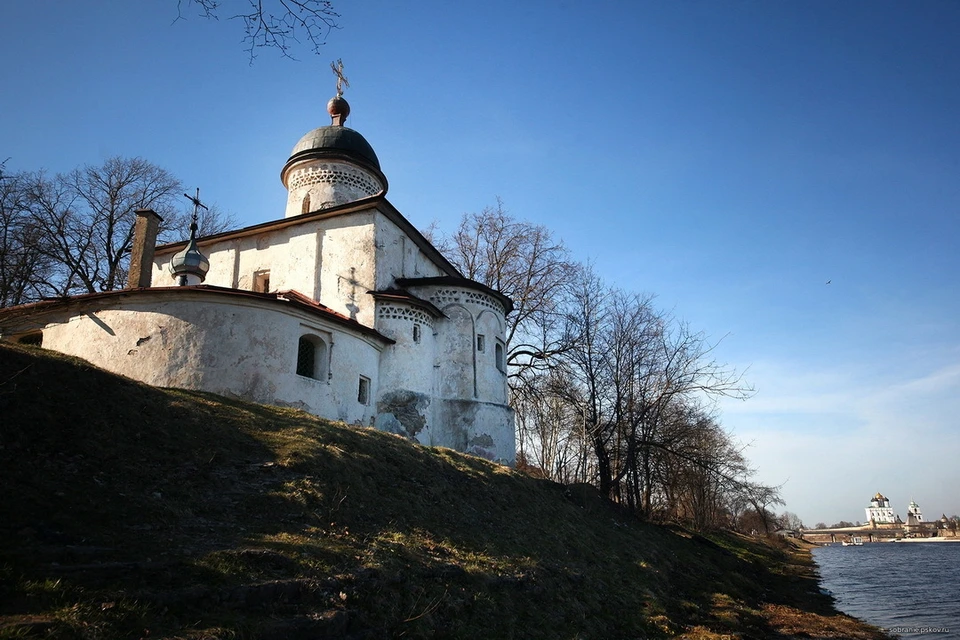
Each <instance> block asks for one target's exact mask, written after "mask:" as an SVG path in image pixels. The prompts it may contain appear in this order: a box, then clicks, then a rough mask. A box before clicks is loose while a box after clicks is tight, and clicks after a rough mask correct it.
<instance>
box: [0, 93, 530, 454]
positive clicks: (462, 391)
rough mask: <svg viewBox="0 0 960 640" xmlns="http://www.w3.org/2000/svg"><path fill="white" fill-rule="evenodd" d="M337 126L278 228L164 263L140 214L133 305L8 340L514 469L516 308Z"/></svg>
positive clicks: (212, 239) (303, 158) (319, 147)
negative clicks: (458, 259)
mask: <svg viewBox="0 0 960 640" xmlns="http://www.w3.org/2000/svg"><path fill="white" fill-rule="evenodd" d="M328 111H329V112H330V115H331V119H332V124H331V125H329V126H323V127H319V128H317V129H314V130H313V131H310V132H309V133H307V134H306V135H304V136H303V137H302V138H301V139H300V141H299V142H297V144H296V145H295V146H294V147H293V151H292V153H291V154H290V158H289V159H288V160H287V162H286V164H285V165H284V166H283V169H282V171H281V174H280V177H281V180H282V181H283V184H284V186H285V187H286V188H287V191H288V196H287V203H286V213H285V215H284V217H283V218H280V219H278V220H272V221H269V222H264V223H262V224H258V225H254V226H251V227H247V228H244V229H238V230H236V231H228V232H225V233H219V234H216V235H213V236H209V237H205V238H199V239H198V238H195V237H194V235H193V234H191V238H190V240H189V241H187V242H180V243H176V244H168V245H163V246H159V247H154V245H155V242H156V230H157V225H158V223H159V219H158V217H157V216H156V214H155V213H153V212H152V211H140V212H138V221H137V227H136V237H135V246H134V251H133V255H132V256H131V265H130V283H129V287H128V288H127V289H124V290H120V291H109V292H103V293H94V294H87V295H79V296H73V297H70V298H62V299H56V300H44V301H41V302H38V303H33V304H28V305H22V306H19V307H11V308H8V309H0V338H2V339H4V340H11V341H23V342H32V343H35V344H36V343H40V344H42V346H43V347H45V348H48V349H53V350H55V351H60V352H63V353H67V354H71V355H75V356H79V357H82V358H85V359H86V360H88V361H90V362H92V363H93V364H96V365H97V366H100V367H103V368H105V369H108V370H110V371H113V372H116V373H119V374H123V375H125V376H129V377H131V378H134V379H137V380H141V381H143V382H146V383H149V384H152V385H157V386H162V387H180V388H186V389H199V390H204V391H211V392H214V393H218V394H222V395H225V396H232V397H238V398H243V399H246V400H251V401H254V402H260V403H265V404H274V405H282V406H290V407H299V408H302V409H303V410H305V411H308V412H310V413H312V414H315V415H318V416H322V417H325V418H330V419H334V420H342V421H344V422H347V423H351V424H358V425H365V426H375V427H376V428H378V429H382V430H384V431H389V432H392V433H396V434H400V435H403V436H405V437H408V438H410V439H413V440H415V441H417V442H419V443H422V444H426V445H434V446H444V447H450V448H453V449H457V450H459V451H464V452H468V453H472V454H475V455H478V456H482V457H484V458H488V459H490V460H495V461H498V462H501V463H503V464H513V463H514V458H515V444H514V417H513V411H512V410H511V409H510V407H509V406H508V404H507V377H506V363H505V344H504V333H505V323H504V321H505V317H506V315H507V314H508V313H510V311H511V310H512V302H511V300H510V299H509V298H507V297H506V296H504V295H502V294H501V293H499V292H497V291H494V290H492V289H490V288H488V287H486V286H484V285H482V284H480V283H478V282H474V281H472V280H468V279H466V278H464V277H463V276H462V275H461V274H460V272H459V271H458V270H457V269H456V268H455V267H454V266H453V265H452V264H451V263H450V262H449V261H448V260H447V259H446V258H444V257H443V255H441V253H440V252H439V251H438V250H437V249H436V248H435V247H434V246H433V245H432V244H431V243H430V242H429V241H428V240H427V239H426V238H425V237H424V236H423V234H421V233H420V232H419V231H418V230H417V229H416V228H415V227H414V226H413V225H412V224H410V222H409V221H408V220H407V219H406V218H404V216H403V215H402V214H401V213H400V212H399V211H397V209H395V208H394V207H393V206H392V205H391V204H390V202H388V201H387V199H386V193H387V180H386V178H385V177H384V174H383V172H382V171H381V169H380V163H379V160H378V159H377V156H376V154H375V153H374V151H373V148H372V147H371V146H370V144H369V143H368V142H367V141H366V140H365V139H364V137H363V136H362V135H360V134H359V133H357V132H356V131H354V130H352V129H350V128H348V127H346V126H345V121H346V118H347V115H348V114H349V106H348V105H347V103H346V101H345V100H344V99H343V98H342V96H341V95H340V94H339V92H338V94H337V96H336V97H335V98H333V99H332V100H331V101H330V103H329V104H328Z"/></svg>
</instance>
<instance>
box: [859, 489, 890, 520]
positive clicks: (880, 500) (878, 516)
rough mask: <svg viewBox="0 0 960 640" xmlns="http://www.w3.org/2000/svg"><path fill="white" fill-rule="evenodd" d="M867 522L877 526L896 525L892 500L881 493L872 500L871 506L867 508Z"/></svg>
mask: <svg viewBox="0 0 960 640" xmlns="http://www.w3.org/2000/svg"><path fill="white" fill-rule="evenodd" d="M865 511H866V512H867V522H874V523H876V524H894V523H896V521H897V517H896V515H894V513H893V507H891V506H890V500H889V499H887V498H886V497H885V496H884V495H883V494H882V493H880V492H879V491H878V492H877V495H875V496H873V499H872V500H870V506H868V507H866V509H865Z"/></svg>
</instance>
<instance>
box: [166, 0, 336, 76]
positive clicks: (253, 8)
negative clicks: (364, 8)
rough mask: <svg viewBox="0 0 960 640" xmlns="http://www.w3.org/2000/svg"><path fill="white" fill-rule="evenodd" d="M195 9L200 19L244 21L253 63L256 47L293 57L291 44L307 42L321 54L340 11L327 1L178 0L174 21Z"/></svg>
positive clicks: (246, 44) (244, 32)
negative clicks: (274, 50)
mask: <svg viewBox="0 0 960 640" xmlns="http://www.w3.org/2000/svg"><path fill="white" fill-rule="evenodd" d="M190 8H194V9H196V10H197V13H198V15H200V16H201V17H203V18H207V19H213V20H218V19H219V18H220V15H221V12H222V11H224V12H227V13H229V14H230V15H229V16H228V19H231V20H238V21H239V22H241V23H242V24H243V34H244V36H243V40H242V42H243V43H244V46H245V47H246V51H247V52H248V53H249V55H250V63H251V64H252V63H253V61H254V59H255V58H256V54H257V50H258V49H262V48H273V49H277V50H278V51H279V52H280V55H282V56H283V57H285V58H291V59H293V58H294V57H293V55H292V48H293V45H294V43H297V44H307V45H308V46H309V47H310V50H311V51H312V52H313V53H320V47H322V46H323V45H324V44H325V43H326V39H327V36H328V35H329V34H330V31H331V30H333V29H337V28H339V25H338V24H337V19H338V18H339V17H340V14H339V13H337V12H336V11H335V10H334V8H333V3H332V2H330V1H329V0H177V20H181V19H184V18H185V16H184V12H185V11H187V10H189V9H190Z"/></svg>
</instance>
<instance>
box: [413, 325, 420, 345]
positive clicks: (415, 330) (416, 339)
mask: <svg viewBox="0 0 960 640" xmlns="http://www.w3.org/2000/svg"><path fill="white" fill-rule="evenodd" d="M413 341H414V342H420V325H418V324H415V325H413Z"/></svg>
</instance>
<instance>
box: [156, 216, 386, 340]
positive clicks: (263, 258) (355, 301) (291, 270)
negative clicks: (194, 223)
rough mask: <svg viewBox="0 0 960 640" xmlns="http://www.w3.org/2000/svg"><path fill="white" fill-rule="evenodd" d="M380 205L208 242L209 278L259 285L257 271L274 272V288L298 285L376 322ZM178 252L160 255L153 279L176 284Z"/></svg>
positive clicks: (367, 321)
mask: <svg viewBox="0 0 960 640" xmlns="http://www.w3.org/2000/svg"><path fill="white" fill-rule="evenodd" d="M374 215H375V213H374V210H373V209H370V210H366V211H359V212H356V213H350V214H345V215H343V216H335V217H332V218H327V219H321V220H313V221H310V222H306V223H304V224H302V225H298V226H293V227H284V228H280V229H275V230H272V231H267V232H264V233H261V234H259V235H256V236H247V237H242V238H235V239H226V240H222V241H217V242H212V243H204V242H201V244H200V250H201V251H202V252H203V254H204V255H206V256H207V258H208V259H209V260H210V270H209V272H208V273H207V277H206V280H204V284H211V285H216V286H220V287H229V288H236V289H245V290H248V291H254V290H257V274H265V273H269V279H270V284H269V290H270V291H284V290H287V289H294V290H296V291H299V292H300V293H303V294H305V295H307V296H310V297H312V298H313V299H315V300H318V301H319V302H320V303H321V304H323V305H325V306H327V307H329V308H330V309H332V310H334V311H336V312H338V313H341V314H343V315H345V316H348V317H351V318H354V319H355V320H358V321H359V322H361V323H363V324H365V325H367V326H371V327H372V326H373V324H374V301H373V300H372V299H371V298H370V296H368V295H367V291H369V290H371V289H373V288H375V283H376V277H375V274H374V268H375V260H374V256H375V249H374V247H375V234H374V224H373V222H374ZM171 257H172V254H164V255H160V256H157V258H156V259H155V261H154V272H153V285H154V286H170V285H172V284H174V281H173V279H172V278H171V277H170V273H169V262H170V258H171Z"/></svg>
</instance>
